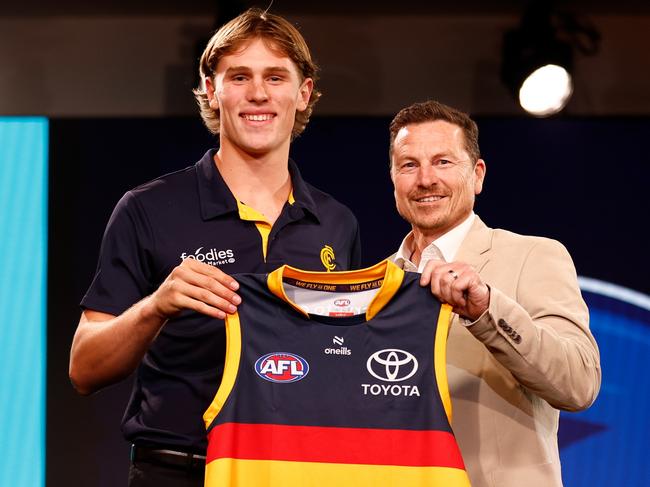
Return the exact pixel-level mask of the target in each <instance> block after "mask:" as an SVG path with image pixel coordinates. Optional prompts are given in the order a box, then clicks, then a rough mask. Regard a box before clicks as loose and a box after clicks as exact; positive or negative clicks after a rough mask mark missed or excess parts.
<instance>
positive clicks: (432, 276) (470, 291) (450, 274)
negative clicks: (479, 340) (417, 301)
mask: <svg viewBox="0 0 650 487" xmlns="http://www.w3.org/2000/svg"><path fill="white" fill-rule="evenodd" d="M420 285H422V286H429V287H430V288H431V293H433V295H434V296H436V297H437V298H438V299H439V300H440V301H442V302H443V303H447V304H449V305H451V306H452V308H453V310H454V313H456V314H457V315H458V316H461V317H463V318H466V319H468V320H471V321H476V320H477V319H478V318H479V317H480V316H481V315H482V314H483V313H485V311H486V310H487V309H488V306H489V305H490V288H489V287H488V285H487V284H485V282H484V281H483V279H481V276H480V275H479V274H478V272H476V270H474V268H473V267H472V266H470V265H468V264H465V263H464V262H443V261H440V260H430V261H429V262H427V264H426V266H425V267H424V269H423V271H422V277H421V278H420Z"/></svg>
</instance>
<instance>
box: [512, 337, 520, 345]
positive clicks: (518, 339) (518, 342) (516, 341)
mask: <svg viewBox="0 0 650 487" xmlns="http://www.w3.org/2000/svg"><path fill="white" fill-rule="evenodd" d="M512 341H513V342H515V343H516V344H517V345H519V344H520V343H521V335H516V336H515V337H513V338H512Z"/></svg>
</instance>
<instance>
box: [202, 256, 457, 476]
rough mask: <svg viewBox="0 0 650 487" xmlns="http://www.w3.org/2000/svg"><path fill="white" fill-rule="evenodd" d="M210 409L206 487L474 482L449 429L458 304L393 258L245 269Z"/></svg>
mask: <svg viewBox="0 0 650 487" xmlns="http://www.w3.org/2000/svg"><path fill="white" fill-rule="evenodd" d="M235 277H236V279H237V281H238V282H239V284H240V289H239V291H238V292H239V293H240V294H241V295H242V304H241V305H240V306H239V309H238V312H237V313H236V314H234V315H231V316H229V317H228V318H227V320H226V333H227V338H228V341H227V350H226V362H225V368H224V374H223V378H222V382H221V385H220V386H219V389H218V390H217V391H216V394H215V397H214V399H213V401H212V404H211V405H210V407H209V408H208V410H207V411H206V412H205V415H204V420H205V423H206V427H207V429H208V454H207V466H206V482H205V485H206V486H208V487H248V486H256V487H264V486H269V487H276V486H278V487H279V486H287V485H295V486H314V487H316V486H318V487H321V486H328V485H336V486H351V487H352V486H353V487H365V486H367V487H384V486H385V487H388V486H394V487H398V486H399V487H403V486H404V487H410V486H427V487H436V486H449V487H456V486H458V487H465V486H469V485H470V483H469V479H468V477H467V474H466V472H465V468H464V465H463V460H462V457H461V454H460V450H459V448H458V445H457V443H456V440H455V437H454V434H453V431H452V429H451V426H450V424H451V414H452V410H451V401H450V398H449V388H448V385H447V376H446V367H445V363H446V360H445V359H446V357H445V355H446V342H447V334H448V331H449V323H450V318H451V310H450V308H449V307H448V306H447V305H441V304H440V303H439V302H438V301H437V300H435V299H434V298H433V297H432V296H431V293H430V291H428V290H427V289H426V288H421V287H420V286H419V282H418V278H419V275H418V274H411V273H404V272H403V271H402V270H401V269H399V268H398V267H397V266H395V265H394V264H392V263H391V262H389V261H383V262H381V263H379V264H377V265H375V266H373V267H370V268H368V269H362V270H359V271H349V272H328V273H325V272H323V273H320V272H307V271H301V270H298V269H294V268H291V267H288V266H283V267H281V268H279V269H277V270H276V271H274V272H273V273H271V274H269V275H268V276H263V275H255V274H241V275H238V276H235Z"/></svg>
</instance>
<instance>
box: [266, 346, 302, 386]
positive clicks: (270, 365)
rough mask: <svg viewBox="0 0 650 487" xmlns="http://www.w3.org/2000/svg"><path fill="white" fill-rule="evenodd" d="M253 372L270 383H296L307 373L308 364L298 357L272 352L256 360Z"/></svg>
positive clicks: (291, 354)
mask: <svg viewBox="0 0 650 487" xmlns="http://www.w3.org/2000/svg"><path fill="white" fill-rule="evenodd" d="M255 372H257V375H259V376H260V377H261V378H262V379H264V380H268V381H271V382H296V381H299V380H300V379H304V378H305V376H306V375H307V374H308V373H309V364H308V363H307V361H306V360H305V359H304V358H302V357H300V356H299V355H296V354H293V353H285V352H273V353H268V354H266V355H264V356H262V357H260V358H258V359H257V361H256V362H255Z"/></svg>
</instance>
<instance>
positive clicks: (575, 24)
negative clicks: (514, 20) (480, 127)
mask: <svg viewBox="0 0 650 487" xmlns="http://www.w3.org/2000/svg"><path fill="white" fill-rule="evenodd" d="M599 40H600V35H599V34H598V32H597V31H596V30H595V29H594V28H593V27H592V26H591V25H589V24H587V23H586V22H585V21H584V20H579V19H578V18H577V16H575V15H573V14H569V13H566V12H559V11H557V10H555V9H554V7H553V2H550V1H534V2H532V3H530V4H529V6H528V8H527V9H526V11H525V12H524V15H523V17H522V20H521V23H520V25H519V27H518V28H516V29H513V30H510V31H508V32H506V34H505V36H504V42H503V60H502V66H501V77H502V80H503V82H504V83H505V84H506V86H507V87H508V88H509V89H510V91H511V92H512V94H513V95H514V96H515V97H516V98H517V99H518V101H519V104H520V105H521V107H522V108H523V109H524V110H526V111H527V112H528V113H530V114H532V115H535V116H538V117H546V116H549V115H553V114H555V113H558V112H560V111H561V110H562V109H563V108H564V107H565V106H566V104H567V103H568V101H569V99H570V98H571V95H572V93H573V66H574V64H573V63H574V52H575V51H576V50H577V51H579V52H581V53H582V54H594V53H595V52H596V51H597V47H598V41H599Z"/></svg>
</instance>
